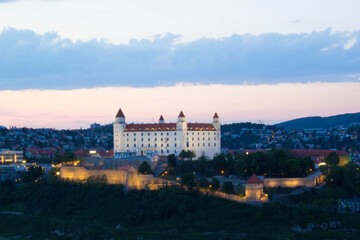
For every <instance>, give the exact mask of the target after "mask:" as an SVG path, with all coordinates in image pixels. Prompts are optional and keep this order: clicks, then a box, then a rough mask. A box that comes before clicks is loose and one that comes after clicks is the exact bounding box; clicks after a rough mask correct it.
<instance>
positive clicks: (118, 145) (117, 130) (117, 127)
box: [113, 108, 126, 155]
mask: <svg viewBox="0 0 360 240" xmlns="http://www.w3.org/2000/svg"><path fill="white" fill-rule="evenodd" d="M113 126H114V155H116V154H115V153H116V152H121V149H123V147H124V146H123V145H124V141H123V137H122V136H123V134H122V133H123V131H124V129H125V127H126V122H125V115H124V113H123V112H122V110H121V108H120V109H119V111H118V112H117V114H116V116H115V122H114V124H113Z"/></svg>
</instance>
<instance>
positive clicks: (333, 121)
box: [275, 113, 360, 130]
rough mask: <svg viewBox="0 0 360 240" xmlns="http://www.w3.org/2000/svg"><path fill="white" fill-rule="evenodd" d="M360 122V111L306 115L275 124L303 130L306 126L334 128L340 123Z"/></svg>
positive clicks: (347, 124)
mask: <svg viewBox="0 0 360 240" xmlns="http://www.w3.org/2000/svg"><path fill="white" fill-rule="evenodd" d="M354 123H355V124H356V123H357V124H360V113H346V114H341V115H336V116H330V117H305V118H298V119H294V120H290V121H286V122H282V123H278V124H275V126H277V127H283V128H285V129H290V130H303V129H306V128H332V127H336V126H339V125H342V126H344V127H347V126H350V125H351V124H354Z"/></svg>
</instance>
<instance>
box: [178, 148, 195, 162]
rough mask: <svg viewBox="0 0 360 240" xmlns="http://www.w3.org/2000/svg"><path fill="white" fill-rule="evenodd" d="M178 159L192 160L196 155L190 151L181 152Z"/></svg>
mask: <svg viewBox="0 0 360 240" xmlns="http://www.w3.org/2000/svg"><path fill="white" fill-rule="evenodd" d="M179 157H181V158H182V159H190V160H192V159H193V158H194V157H196V154H195V152H194V151H192V150H182V151H181V153H180V154H179Z"/></svg>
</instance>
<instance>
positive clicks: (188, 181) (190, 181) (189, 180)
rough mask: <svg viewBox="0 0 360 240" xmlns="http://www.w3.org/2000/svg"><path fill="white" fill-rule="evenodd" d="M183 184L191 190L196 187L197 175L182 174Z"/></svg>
mask: <svg viewBox="0 0 360 240" xmlns="http://www.w3.org/2000/svg"><path fill="white" fill-rule="evenodd" d="M181 186H186V187H187V188H188V189H189V190H193V189H194V188H195V187H196V182H195V176H194V175H193V174H192V173H185V174H184V175H182V176H181Z"/></svg>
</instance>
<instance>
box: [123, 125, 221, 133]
mask: <svg viewBox="0 0 360 240" xmlns="http://www.w3.org/2000/svg"><path fill="white" fill-rule="evenodd" d="M187 130H188V131H215V130H216V129H215V128H214V126H213V125H212V124H211V123H188V124H187ZM151 131H176V123H145V124H127V125H126V126H125V129H124V132H151Z"/></svg>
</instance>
